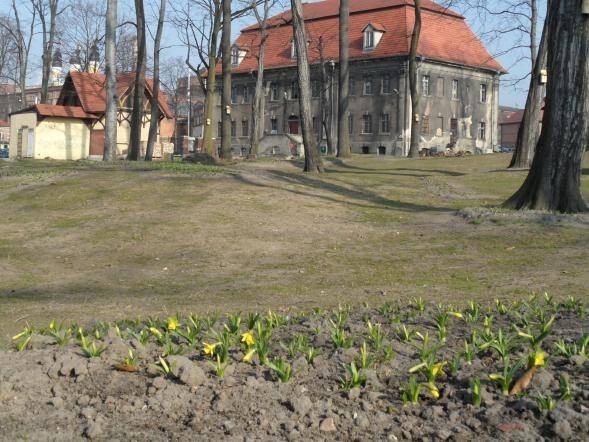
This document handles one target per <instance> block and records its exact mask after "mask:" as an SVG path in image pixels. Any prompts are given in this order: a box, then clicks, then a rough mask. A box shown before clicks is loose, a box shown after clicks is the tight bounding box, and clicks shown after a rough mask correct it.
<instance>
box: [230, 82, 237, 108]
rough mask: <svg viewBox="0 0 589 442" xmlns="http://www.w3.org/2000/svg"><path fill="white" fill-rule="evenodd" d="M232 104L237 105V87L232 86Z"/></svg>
mask: <svg viewBox="0 0 589 442" xmlns="http://www.w3.org/2000/svg"><path fill="white" fill-rule="evenodd" d="M231 103H233V104H235V103H237V86H231Z"/></svg>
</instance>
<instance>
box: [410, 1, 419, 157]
mask: <svg viewBox="0 0 589 442" xmlns="http://www.w3.org/2000/svg"><path fill="white" fill-rule="evenodd" d="M414 3H415V5H414V9H415V24H414V25H413V32H412V33H411V48H410V50H409V89H410V91H411V109H412V114H413V115H412V117H411V144H410V146H409V156H410V157H411V158H415V157H418V156H419V125H418V124H417V123H418V122H419V118H418V115H419V114H418V112H419V91H418V90H417V49H418V47H419V36H420V35H421V0H415V1H414Z"/></svg>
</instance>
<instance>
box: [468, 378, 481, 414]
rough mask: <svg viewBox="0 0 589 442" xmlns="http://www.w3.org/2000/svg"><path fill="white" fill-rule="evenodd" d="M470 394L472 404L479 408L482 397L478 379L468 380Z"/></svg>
mask: <svg viewBox="0 0 589 442" xmlns="http://www.w3.org/2000/svg"><path fill="white" fill-rule="evenodd" d="M470 392H471V395H472V404H473V405H474V406H475V407H480V406H481V403H482V400H483V397H482V387H481V380H480V379H479V378H473V379H471V380H470Z"/></svg>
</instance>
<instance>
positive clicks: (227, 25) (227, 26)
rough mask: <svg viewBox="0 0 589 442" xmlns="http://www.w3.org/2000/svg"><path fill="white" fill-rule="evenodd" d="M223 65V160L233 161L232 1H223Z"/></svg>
mask: <svg viewBox="0 0 589 442" xmlns="http://www.w3.org/2000/svg"><path fill="white" fill-rule="evenodd" d="M221 63H222V65H223V73H222V81H223V90H222V96H221V129H222V135H221V158H222V159H224V160H230V159H231V118H232V115H231V0H223V32H222V33H221Z"/></svg>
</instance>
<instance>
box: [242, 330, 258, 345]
mask: <svg viewBox="0 0 589 442" xmlns="http://www.w3.org/2000/svg"><path fill="white" fill-rule="evenodd" d="M241 342H244V343H245V345H247V347H248V348H249V347H251V346H252V345H254V344H255V343H256V341H255V340H254V334H253V332H252V331H251V330H248V331H246V332H245V333H243V334H242V335H241Z"/></svg>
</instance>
